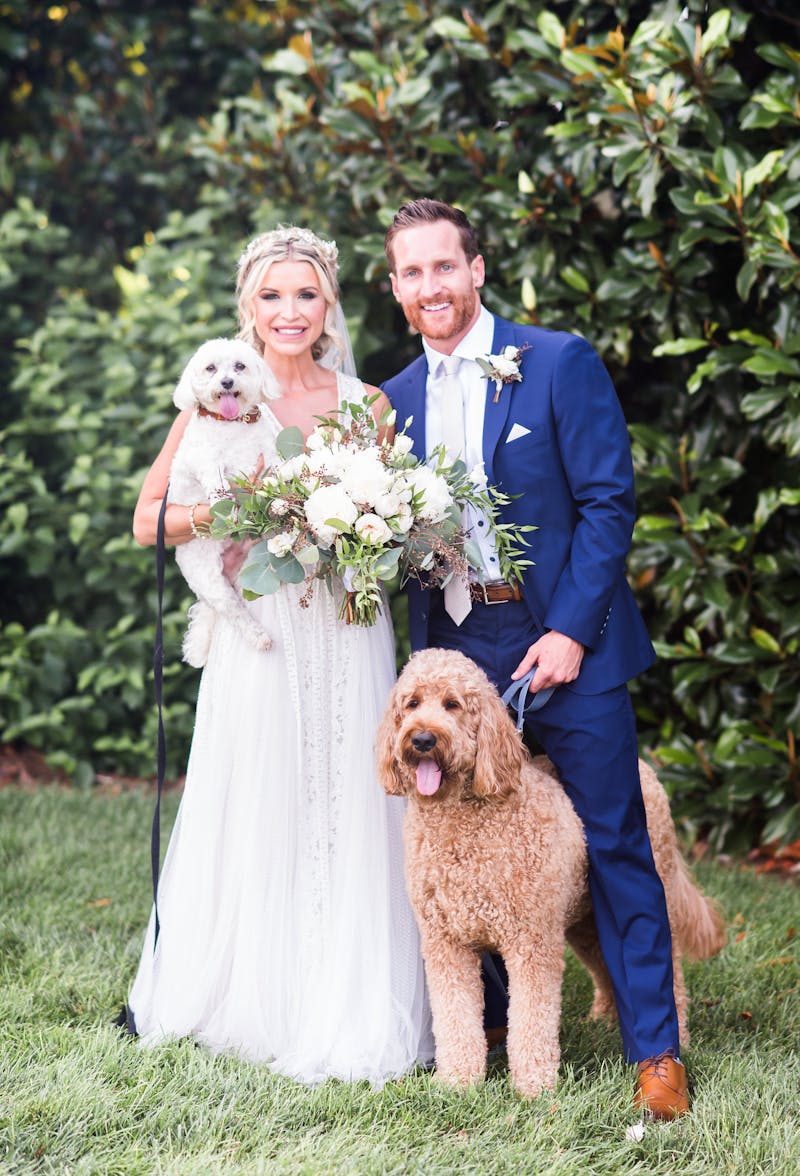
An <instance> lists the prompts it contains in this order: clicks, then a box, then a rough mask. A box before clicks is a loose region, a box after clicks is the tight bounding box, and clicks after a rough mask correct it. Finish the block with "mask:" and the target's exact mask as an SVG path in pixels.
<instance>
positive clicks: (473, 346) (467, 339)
mask: <svg viewBox="0 0 800 1176" xmlns="http://www.w3.org/2000/svg"><path fill="white" fill-rule="evenodd" d="M493 340H494V315H493V314H492V313H491V311H488V310H487V309H486V307H485V306H483V305H481V312H480V314H479V315H478V317H477V319H476V320H475V322H474V323H473V324H472V326H471V327H470V329H469V331H468V332H467V334H466V335H465V336H464V338H463V339H462V340H461V342H460V343H459V344H458V346H457V347H456V348H455V350H454V351H453V355H457V356H458V357H459V359H471V360H474V359H475V357H476V356H478V355H481V356H485V355H488V354H489V353H490V352H491V350H492V342H493ZM422 347H423V350H424V352H425V358H426V359H427V361H428V371H429V372H430V374H431V375H432V376H434V377H435V376H436V375H438V369H439V364H440V362H441V360H442V353H441V351H436V349H435V348H433V347H431V346H430V345H429V343H428V341H427V340H426V339H425V338H423V340H422Z"/></svg>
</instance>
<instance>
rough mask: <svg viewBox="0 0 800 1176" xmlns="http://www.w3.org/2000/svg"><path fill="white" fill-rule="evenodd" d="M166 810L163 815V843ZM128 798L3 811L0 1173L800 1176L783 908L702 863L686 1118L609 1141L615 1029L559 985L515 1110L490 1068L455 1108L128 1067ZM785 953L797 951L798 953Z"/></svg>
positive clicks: (229, 1067)
mask: <svg viewBox="0 0 800 1176" xmlns="http://www.w3.org/2000/svg"><path fill="white" fill-rule="evenodd" d="M176 806H177V797H176V796H175V795H174V794H172V795H169V796H168V797H167V799H166V802H165V806H164V807H165V819H164V824H165V825H166V826H169V824H170V821H171V818H172V816H173V815H174V811H175V808H176ZM151 808H152V801H151V798H150V796H149V795H146V794H145V793H144V792H130V793H123V794H120V795H118V796H110V795H105V794H100V793H97V792H83V791H66V790H58V789H55V788H42V789H41V790H38V791H33V792H25V791H21V790H19V789H14V788H10V789H6V790H4V791H2V792H0V1171H1V1172H3V1173H9V1174H16V1173H29V1172H30V1173H55V1172H60V1173H71V1174H75V1176H78V1174H88V1173H92V1174H94V1173H97V1174H103V1176H113V1174H115V1173H124V1174H126V1176H128V1174H142V1176H144V1174H149V1173H158V1174H162V1173H163V1174H164V1176H173V1174H174V1176H194V1174H195V1173H197V1174H203V1176H205V1174H209V1176H211V1174H217V1173H219V1174H225V1176H228V1174H238V1173H248V1174H254V1176H255V1174H258V1173H269V1174H270V1176H272V1174H273V1173H293V1174H294V1173H298V1174H304V1173H314V1174H316V1173H359V1174H361V1173H365V1174H372V1173H424V1174H425V1176H428V1174H434V1173H456V1172H457V1173H476V1174H478V1173H481V1174H483V1173H497V1174H500V1173H514V1174H516V1173H547V1174H550V1173H553V1174H556V1173H557V1174H573V1173H580V1174H581V1176H594V1174H605V1173H609V1174H612V1173H613V1174H614V1176H616V1174H617V1173H640V1174H648V1176H658V1174H661V1173H663V1174H667V1173H670V1174H671V1173H682V1174H683V1173H686V1174H688V1176H700V1174H704V1173H709V1174H711V1173H713V1174H714V1176H725V1174H727V1173H731V1174H733V1176H742V1174H746V1176H754V1174H757V1173H770V1176H784V1174H785V1176H789V1174H791V1176H794V1174H795V1173H796V1172H797V1171H798V1170H800V1109H799V1108H798V1095H797V1092H798V1090H799V1089H800V1054H799V1053H798V1042H799V1041H800V976H799V975H798V962H797V961H798V948H797V942H798V940H797V939H796V938H794V926H795V925H796V924H797V922H798V914H800V911H799V910H798V889H797V887H796V886H795V885H793V884H791V883H786V882H781V881H780V880H778V879H775V878H770V877H759V876H756V875H754V874H752V873H750V872H747V871H744V870H741V869H734V868H725V867H722V866H719V865H708V866H705V867H704V868H703V869H702V870H701V872H700V877H701V880H702V883H703V885H704V886H705V888H706V890H707V891H708V892H709V893H711V894H713V895H714V896H715V897H716V898H718V899H719V900H720V902H721V903H722V904H723V906H724V908H725V911H726V914H727V915H728V918H729V921H730V923H731V938H730V943H729V946H728V947H727V948H726V949H725V951H724V952H723V953H722V954H721V955H720V956H719V957H717V958H716V959H715V960H712V961H709V962H706V963H703V964H698V965H693V966H691V967H690V968H689V969H688V975H689V985H690V990H691V992H692V994H693V998H694V1004H693V1007H692V1017H691V1022H692V1030H693V1046H692V1049H691V1050H690V1051H689V1052H688V1053H687V1055H686V1061H687V1066H688V1070H689V1074H690V1080H691V1082H692V1085H693V1088H694V1107H693V1112H692V1114H691V1115H690V1116H688V1117H687V1118H686V1119H684V1120H682V1121H680V1122H677V1123H673V1124H661V1125H658V1126H648V1128H647V1130H646V1132H645V1135H644V1138H643V1139H642V1140H641V1142H638V1143H637V1142H635V1141H632V1140H630V1139H628V1138H626V1131H627V1129H628V1128H629V1127H630V1126H631V1125H633V1124H634V1123H635V1122H636V1121H637V1118H638V1116H637V1115H636V1114H635V1112H634V1111H633V1109H632V1107H631V1105H630V1098H631V1092H632V1077H631V1072H630V1070H629V1068H628V1067H626V1066H625V1065H624V1064H623V1063H622V1061H621V1059H620V1056H619V1044H618V1038H617V1034H616V1031H614V1030H611V1029H608V1028H606V1027H602V1026H598V1025H594V1024H589V1023H587V1022H586V1021H585V1019H584V1014H585V1011H586V1008H587V1006H588V1003H589V988H588V984H587V982H586V979H585V977H584V975H583V974H582V972H581V970H580V969H579V968H578V966H577V965H576V963H575V961H574V960H572V959H570V960H569V961H568V966H567V973H566V980H565V1008H564V1027H563V1034H562V1043H563V1063H562V1072H561V1078H560V1081H559V1085H558V1088H557V1090H556V1091H555V1092H553V1093H548V1094H546V1095H544V1096H542V1097H541V1098H539V1099H537V1100H536V1101H535V1102H532V1103H527V1102H525V1101H523V1100H522V1099H521V1098H519V1097H518V1096H517V1095H516V1094H514V1093H513V1091H512V1090H511V1089H510V1087H509V1084H508V1077H507V1073H506V1070H505V1065H504V1063H503V1061H502V1060H500V1061H497V1062H496V1063H495V1064H494V1065H493V1066H492V1069H491V1072H490V1075H489V1078H488V1080H487V1082H486V1083H485V1084H484V1085H483V1086H482V1087H481V1088H479V1089H476V1090H471V1091H469V1092H467V1093H465V1094H458V1093H454V1092H452V1091H448V1090H443V1089H441V1088H439V1087H438V1086H437V1085H436V1083H435V1081H433V1080H432V1078H431V1076H430V1075H428V1074H426V1073H418V1074H414V1075H411V1076H409V1077H408V1078H406V1079H405V1080H404V1081H402V1082H396V1083H390V1084H388V1085H387V1086H385V1087H384V1088H383V1089H382V1090H380V1091H375V1090H372V1089H371V1088H370V1087H369V1086H368V1085H366V1084H365V1083H359V1084H356V1085H352V1086H347V1085H344V1084H341V1083H336V1082H329V1083H327V1084H326V1085H325V1086H323V1087H320V1088H317V1089H313V1090H312V1089H307V1088H305V1087H302V1086H298V1085H296V1084H294V1083H292V1082H290V1081H289V1080H286V1079H282V1078H278V1077H275V1076H274V1075H271V1074H270V1073H269V1072H268V1071H266V1070H265V1069H264V1068H263V1067H258V1066H253V1065H250V1064H247V1063H244V1062H239V1061H237V1060H236V1059H233V1058H229V1057H212V1056H210V1055H209V1054H208V1053H206V1052H205V1051H204V1050H202V1049H199V1048H196V1047H195V1046H194V1045H192V1044H191V1043H189V1042H179V1043H174V1044H170V1045H167V1046H165V1047H162V1048H160V1049H157V1050H143V1049H141V1048H139V1047H138V1046H137V1045H136V1044H135V1043H134V1042H133V1041H131V1040H129V1039H126V1038H124V1037H122V1036H121V1035H120V1034H119V1032H118V1031H117V1030H116V1029H115V1028H114V1026H113V1024H112V1022H113V1018H114V1016H115V1015H116V1013H117V1011H118V1009H119V1007H120V1005H121V1003H122V1001H123V1000H124V999H125V996H126V994H127V989H128V986H129V984H130V982H131V979H132V976H133V973H134V970H135V967H136V963H137V960H138V955H139V951H140V949H141V938H142V934H143V929H144V923H145V919H146V916H147V913H148V887H149V877H148V871H149V865H148V861H149V837H148V832H149V823H150V815H151ZM798 938H800V936H798Z"/></svg>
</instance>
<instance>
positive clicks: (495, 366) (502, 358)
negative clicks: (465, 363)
mask: <svg viewBox="0 0 800 1176" xmlns="http://www.w3.org/2000/svg"><path fill="white" fill-rule="evenodd" d="M529 347H530V343H526V344H525V346H524V347H514V346H513V344H510V345H509V346H508V347H504V348H503V350H502V351H501V352H500V354H499V355H485V356H484V355H479V356H476V359H475V362H476V363H477V365H478V367H479V368H480V369H481V371H482V372H483V374H484V375H485V376H487V377H488V379H490V380H494V396H493V397H492V403H493V404H497V402H498V400H499V399H500V391H501V389H502V387H503V384H518V383H519V381H520V380H521V379H522V372H521V371H520V367H521V365H522V353H523V351H527V350H528V348H529Z"/></svg>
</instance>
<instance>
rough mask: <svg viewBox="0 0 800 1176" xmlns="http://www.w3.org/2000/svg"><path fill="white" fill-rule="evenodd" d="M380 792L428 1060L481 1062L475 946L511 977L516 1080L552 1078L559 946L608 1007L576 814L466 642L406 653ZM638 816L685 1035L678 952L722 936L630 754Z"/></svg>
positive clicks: (661, 799)
mask: <svg viewBox="0 0 800 1176" xmlns="http://www.w3.org/2000/svg"><path fill="white" fill-rule="evenodd" d="M377 754H378V769H379V776H380V780H381V783H382V785H383V787H384V789H385V791H386V792H387V793H389V794H391V795H405V796H408V798H409V804H408V808H407V811H406V819H405V846H406V880H407V886H408V892H409V896H410V898H411V904H412V906H413V908H414V913H415V915H416V918H417V922H418V924H419V929H420V936H421V940H422V952H423V956H424V959H425V968H426V972H427V977H428V985H429V988H430V999H431V1007H432V1011H433V1030H434V1036H435V1039H436V1071H437V1075H438V1077H439V1078H440V1079H442V1080H443V1081H445V1082H449V1083H453V1084H456V1085H459V1086H465V1085H467V1084H469V1083H472V1082H476V1081H478V1080H480V1079H481V1078H482V1077H483V1076H484V1074H485V1070H486V1056H487V1043H486V1036H485V1033H484V1028H483V985H482V981H481V970H480V958H481V953H482V952H483V951H484V950H486V949H491V950H492V951H496V952H498V953H499V954H500V955H502V957H503V960H504V961H505V964H506V968H507V970H508V976H509V998H510V999H509V1010H508V1065H509V1070H510V1074H511V1079H512V1081H513V1083H514V1085H515V1086H516V1088H517V1089H518V1090H519V1091H520V1093H521V1094H523V1095H525V1096H527V1097H529V1098H534V1097H535V1096H536V1095H537V1094H539V1092H540V1091H541V1090H542V1088H543V1087H552V1086H554V1085H555V1080H556V1073H557V1070H558V1064H559V1043H558V1030H559V1021H560V1014H561V979H562V973H563V969H564V945H565V940H567V941H569V943H570V945H571V946H572V948H573V950H574V951H575V953H576V955H577V956H578V958H579V959H580V960H581V961H582V962H583V963H584V964H585V966H586V967H587V968H588V970H589V972H590V974H591V976H592V980H593V982H594V1002H593V1004H592V1010H591V1015H592V1016H594V1017H598V1016H606V1017H613V1016H615V1015H616V1010H615V1006H614V998H613V994H612V990H611V984H610V980H609V977H608V973H607V971H606V968H605V965H604V963H603V959H602V956H601V954H600V948H599V944H598V941H597V933H596V931H595V928H594V919H593V917H592V913H591V903H590V899H589V892H588V887H587V881H586V868H587V867H586V849H585V843H584V837H583V827H582V825H581V823H580V821H579V820H578V817H577V816H576V814H575V811H574V810H573V808H572V805H571V804H570V802H569V800H568V799H567V796H566V794H565V793H564V791H563V789H562V787H561V785H560V783H559V781H558V779H557V777H556V774H555V769H554V768H553V766H552V764H551V763H550V761H549V760H547V759H545V758H544V757H537V758H536V759H534V760H532V759H531V758H530V757H529V756H528V753H527V751H526V750H525V748H524V745H523V743H522V740H521V736H520V735H519V733H518V732H517V729H516V727H515V724H514V722H513V720H512V719H511V717H510V716H509V714H508V711H507V710H506V708H505V706H504V705H503V703H502V701H501V699H500V696H499V694H498V693H497V691H496V690H495V688H494V686H492V685H491V683H490V682H489V680H488V678H487V677H486V675H485V674H484V673H483V671H482V670H481V669H479V668H478V666H477V665H475V663H474V662H472V661H470V660H469V659H468V658H466V657H464V655H463V654H460V653H456V652H454V651H450V650H442V649H428V650H423V651H421V652H420V653H416V654H414V656H413V657H412V658H411V660H410V661H409V663H408V665H407V666H406V668H405V669H404V671H403V673H402V674H401V675H400V678H399V679H398V681H397V684H396V686H395V688H394V690H393V692H392V695H391V697H390V699H389V704H388V707H387V710H386V713H385V715H384V717H383V720H382V722H381V726H380V729H379V732H378V744H377ZM640 770H641V777H642V792H643V795H644V800H645V807H646V810H647V826H648V830H649V833H650V839H651V842H652V845H653V855H654V857H655V862H656V867H657V869H658V872H659V874H660V876H661V880H662V882H663V884H664V890H665V892H666V898H667V908H668V911H669V921H670V926H671V928H672V935H673V967H674V973H675V1000H676V1003H677V1007H678V1019H679V1024H680V1034H681V1043H682V1045H683V1046H686V1045H687V1044H688V1040H689V1034H688V1030H687V1025H686V1014H687V1007H688V999H687V994H686V986H685V984H684V979H683V971H682V968H681V957H682V956H686V957H688V958H689V959H705V958H707V957H709V956H712V955H714V954H715V953H716V952H718V951H720V950H721V948H722V947H723V945H724V943H725V930H724V926H723V923H722V919H721V917H720V915H719V913H718V912H717V910H716V908H715V906H714V905H713V903H712V902H711V901H710V900H709V899H707V898H706V897H704V895H702V894H701V893H700V891H699V890H698V889H697V887H696V886H695V884H694V882H693V881H692V879H691V877H690V875H689V871H688V869H687V867H686V865H685V863H684V861H683V858H682V857H681V854H680V851H679V849H678V844H677V840H676V837H675V827H674V825H673V823H672V818H671V816H670V811H669V802H668V800H667V797H666V794H665V792H664V790H663V788H662V787H661V785H660V784H659V782H658V779H657V777H656V775H655V773H654V772H653V771H652V769H651V768H649V767H648V766H647V764H645V763H640Z"/></svg>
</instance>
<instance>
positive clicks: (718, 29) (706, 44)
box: [700, 8, 731, 57]
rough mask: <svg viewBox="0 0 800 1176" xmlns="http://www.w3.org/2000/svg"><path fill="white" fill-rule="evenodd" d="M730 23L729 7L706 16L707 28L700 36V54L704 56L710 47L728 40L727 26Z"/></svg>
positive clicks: (717, 45) (723, 43) (725, 42)
mask: <svg viewBox="0 0 800 1176" xmlns="http://www.w3.org/2000/svg"><path fill="white" fill-rule="evenodd" d="M730 23H731V13H730V9H729V8H721V9H719V11H718V12H714V13H712V15H711V16H710V17H709V18H708V28H707V29H706V31H705V32H704V33H703V35H702V37H701V38H700V54H701V56H703V57H705V55H706V53H709V52H710V51H711V50H712V49H717V48H719V46H721V45H726V44H727V42H728V27H729V25H730Z"/></svg>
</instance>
